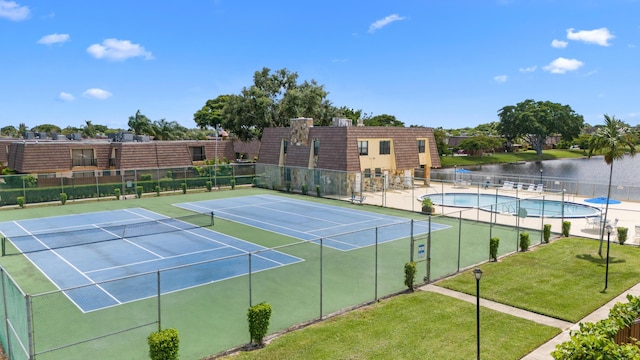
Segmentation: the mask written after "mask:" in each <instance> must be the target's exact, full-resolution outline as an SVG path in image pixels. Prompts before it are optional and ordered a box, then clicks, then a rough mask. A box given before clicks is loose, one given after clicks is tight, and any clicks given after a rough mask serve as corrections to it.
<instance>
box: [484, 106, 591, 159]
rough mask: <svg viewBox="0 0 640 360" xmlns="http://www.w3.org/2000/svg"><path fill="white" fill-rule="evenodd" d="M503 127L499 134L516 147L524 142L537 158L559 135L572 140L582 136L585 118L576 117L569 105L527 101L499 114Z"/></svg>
mask: <svg viewBox="0 0 640 360" xmlns="http://www.w3.org/2000/svg"><path fill="white" fill-rule="evenodd" d="M498 116H499V117H500V123H499V124H498V126H497V130H498V132H499V133H500V134H501V135H503V136H504V137H505V138H506V139H507V144H508V145H510V144H513V142H514V141H515V140H516V139H517V138H520V137H522V138H524V139H525V140H526V141H527V142H528V143H529V144H531V147H533V148H534V149H535V150H536V152H537V154H538V156H542V147H543V145H544V144H545V141H546V139H547V137H548V136H550V135H555V134H560V136H562V138H563V139H567V140H571V139H573V138H575V137H577V136H578V135H579V134H580V130H581V129H582V125H583V123H584V120H583V117H582V115H578V114H576V113H575V112H574V111H573V109H571V107H570V106H569V105H561V104H557V103H552V102H549V101H534V100H525V101H523V102H521V103H518V104H516V105H515V106H513V105H509V106H505V107H503V108H502V109H500V110H499V111H498Z"/></svg>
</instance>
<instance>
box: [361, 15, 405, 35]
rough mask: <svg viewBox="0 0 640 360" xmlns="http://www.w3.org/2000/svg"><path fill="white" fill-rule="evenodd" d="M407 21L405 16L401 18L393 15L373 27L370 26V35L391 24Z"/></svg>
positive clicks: (372, 25) (378, 21)
mask: <svg viewBox="0 0 640 360" xmlns="http://www.w3.org/2000/svg"><path fill="white" fill-rule="evenodd" d="M404 19H406V18H405V17H404V16H400V15H398V14H392V15H389V16H387V17H385V18H384V19H380V20H377V21H376V22H374V23H373V24H371V26H369V33H371V34H373V33H374V32H376V30H379V29H382V28H383V27H385V26H387V25H389V24H391V23H392V22H394V21H400V20H404Z"/></svg>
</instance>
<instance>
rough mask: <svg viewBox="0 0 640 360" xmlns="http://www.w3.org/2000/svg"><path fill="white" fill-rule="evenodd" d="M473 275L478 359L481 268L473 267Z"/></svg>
mask: <svg viewBox="0 0 640 360" xmlns="http://www.w3.org/2000/svg"><path fill="white" fill-rule="evenodd" d="M473 275H474V276H475V277H476V340H477V345H478V360H480V278H481V277H482V270H480V269H479V268H475V269H474V270H473Z"/></svg>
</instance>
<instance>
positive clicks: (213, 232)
mask: <svg viewBox="0 0 640 360" xmlns="http://www.w3.org/2000/svg"><path fill="white" fill-rule="evenodd" d="M134 214H135V213H134ZM136 215H139V216H144V215H142V214H136ZM158 215H160V214H158ZM166 218H167V219H171V218H170V217H166ZM149 219H151V218H149ZM176 221H180V220H177V219H176ZM184 223H185V224H188V223H186V222H184ZM162 224H163V225H167V226H170V227H173V228H174V229H179V231H182V232H186V233H189V234H192V235H194V236H196V237H200V238H203V239H205V240H208V241H210V242H213V243H216V244H219V245H222V246H221V247H223V248H224V247H228V248H231V249H235V250H238V251H240V252H241V253H244V254H248V253H249V252H250V251H246V250H244V249H240V248H238V247H235V246H233V245H231V244H227V243H223V242H220V241H218V240H215V239H213V238H210V237H208V236H204V235H201V234H198V233H195V232H193V231H191V230H184V229H181V228H179V227H177V226H174V225H171V224H165V223H162ZM190 225H192V224H190ZM211 233H212V234H221V233H218V232H215V231H211ZM222 235H224V236H228V235H226V234H222ZM228 237H229V238H232V239H235V240H238V241H241V242H243V243H248V244H251V243H249V242H248V241H244V240H242V239H239V238H236V237H233V236H228ZM253 245H255V244H253ZM255 246H259V245H255Z"/></svg>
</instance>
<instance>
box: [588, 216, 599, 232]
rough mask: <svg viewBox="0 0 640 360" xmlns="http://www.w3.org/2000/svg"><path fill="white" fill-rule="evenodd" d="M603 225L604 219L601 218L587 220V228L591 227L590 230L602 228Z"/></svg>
mask: <svg viewBox="0 0 640 360" xmlns="http://www.w3.org/2000/svg"><path fill="white" fill-rule="evenodd" d="M601 223H602V218H601V217H600V216H594V217H588V218H587V227H589V229H597V228H598V227H600V224H601Z"/></svg>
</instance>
